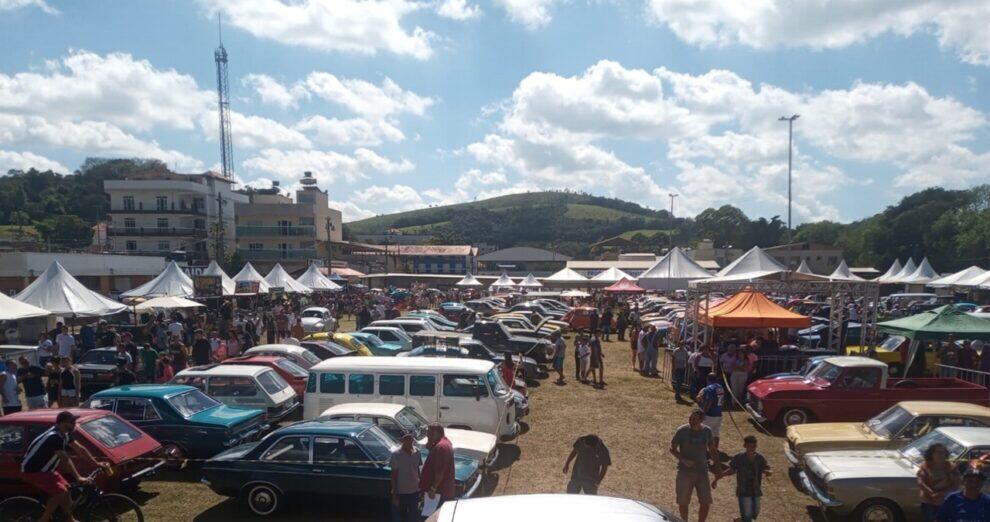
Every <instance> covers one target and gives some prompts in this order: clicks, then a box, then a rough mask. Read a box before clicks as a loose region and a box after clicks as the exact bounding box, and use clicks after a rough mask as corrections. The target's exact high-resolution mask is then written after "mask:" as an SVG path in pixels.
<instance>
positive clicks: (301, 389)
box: [220, 355, 309, 401]
mask: <svg viewBox="0 0 990 522" xmlns="http://www.w3.org/2000/svg"><path fill="white" fill-rule="evenodd" d="M220 364H241V365H244V364H247V365H251V366H267V367H269V368H271V369H273V370H275V373H278V374H279V376H281V377H282V378H283V379H285V382H287V383H289V386H292V389H293V390H294V391H295V392H296V395H298V396H299V400H300V401H301V400H302V399H303V396H304V395H305V394H306V381H307V379H309V372H307V371H306V370H305V369H303V367H302V366H299V365H298V364H296V363H294V362H292V361H290V360H288V359H286V358H285V357H281V356H279V355H245V356H242V357H231V358H230V359H226V360H224V361H223V362H222V363H220Z"/></svg>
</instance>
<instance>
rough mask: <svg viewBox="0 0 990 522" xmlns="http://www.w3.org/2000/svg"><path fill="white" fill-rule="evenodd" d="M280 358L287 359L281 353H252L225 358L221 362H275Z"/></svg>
mask: <svg viewBox="0 0 990 522" xmlns="http://www.w3.org/2000/svg"><path fill="white" fill-rule="evenodd" d="M279 359H285V357H282V356H281V355H251V356H248V357H231V358H230V359H224V360H223V361H221V362H220V364H244V363H274V362H277V361H278V360H279Z"/></svg>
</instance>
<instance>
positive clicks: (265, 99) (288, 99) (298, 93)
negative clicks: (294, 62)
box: [241, 74, 309, 109]
mask: <svg viewBox="0 0 990 522" xmlns="http://www.w3.org/2000/svg"><path fill="white" fill-rule="evenodd" d="M241 83H242V84H243V85H244V86H246V87H249V88H251V89H254V91H255V92H256V93H258V96H259V97H260V98H261V102H262V103H268V104H272V105H277V106H279V107H281V108H283V109H288V108H290V107H292V108H295V107H298V106H299V102H300V101H301V100H304V99H308V98H309V91H307V90H306V87H304V86H302V85H300V84H296V85H293V86H291V87H286V86H285V85H282V84H281V83H279V82H278V80H276V79H275V78H272V77H271V76H268V75H267V74H249V75H247V76H245V77H244V78H242V79H241Z"/></svg>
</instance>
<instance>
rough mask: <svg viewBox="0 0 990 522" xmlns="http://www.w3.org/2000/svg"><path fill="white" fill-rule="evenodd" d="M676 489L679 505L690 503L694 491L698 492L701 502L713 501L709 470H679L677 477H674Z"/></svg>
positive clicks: (709, 502) (708, 502)
mask: <svg viewBox="0 0 990 522" xmlns="http://www.w3.org/2000/svg"><path fill="white" fill-rule="evenodd" d="M674 489H675V490H676V492H677V505H678V506H686V505H688V504H690V503H691V493H692V492H697V494H698V503H699V504H711V503H712V485H711V482H709V480H708V470H704V471H687V470H681V469H679V470H677V477H676V478H675V479H674Z"/></svg>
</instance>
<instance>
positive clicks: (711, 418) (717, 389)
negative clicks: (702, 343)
mask: <svg viewBox="0 0 990 522" xmlns="http://www.w3.org/2000/svg"><path fill="white" fill-rule="evenodd" d="M705 380H706V381H707V382H708V384H707V385H706V386H705V387H704V388H702V389H701V391H699V392H698V395H697V397H695V401H696V402H697V403H698V407H699V408H701V411H703V412H704V413H705V420H704V424H705V426H708V428H709V429H711V430H712V441H713V442H712V443H713V445H714V446H715V450H716V451H718V438H719V433H720V432H721V430H722V401H724V400H725V389H724V388H722V385H721V384H719V382H718V375H715V374H714V373H709V374H708V376H707V377H705ZM715 463H716V464H718V461H715Z"/></svg>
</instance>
